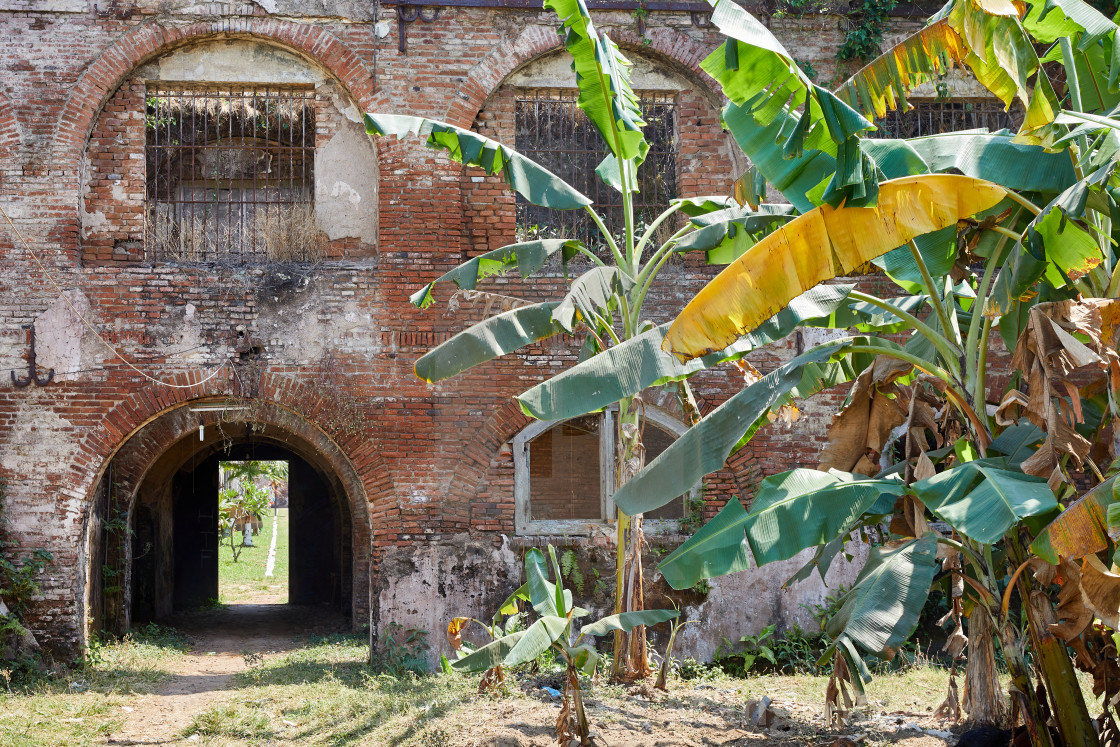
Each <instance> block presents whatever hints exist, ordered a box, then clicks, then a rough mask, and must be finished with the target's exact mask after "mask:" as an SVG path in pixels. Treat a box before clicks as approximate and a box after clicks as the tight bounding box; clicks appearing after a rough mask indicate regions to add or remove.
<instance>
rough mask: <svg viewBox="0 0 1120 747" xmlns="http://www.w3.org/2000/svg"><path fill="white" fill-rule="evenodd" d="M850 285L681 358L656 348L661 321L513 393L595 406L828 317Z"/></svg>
mask: <svg viewBox="0 0 1120 747" xmlns="http://www.w3.org/2000/svg"><path fill="white" fill-rule="evenodd" d="M853 287H854V286H851V285H822V286H819V287H817V288H813V289H812V290H810V291H808V292H807V293H804V294H802V295H801V296H800V297H799V298H795V299H794V300H793V301H792V302H791V303H790V305H789V306H787V307H786V308H785V309H783V310H782V311H780V312H778V313H777V314H775V315H774V316H773V317H772V318H771V319H769V320H767V321H766V322H764V323H763V324H761V325H760V326H759V327H758V328H757V329H756V330H754V332H752V333H751V334H749V335H746V336H744V337H742V338H740V339H738V340H736V341H735V342H734V343H732V344H731V345H729V346H728V347H727V348H725V349H724V350H721V351H720V352H718V353H712V354H711V355H707V356H705V357H703V358H696V359H693V360H691V361H688V362H687V363H681V362H680V361H678V360H677V359H676V358H674V357H673V356H671V355H669V354H668V353H666V352H665V351H664V350H662V349H661V343H662V342H663V341H664V339H665V332H666V331H667V330H668V328H669V325H668V324H663V325H661V326H659V327H654V328H653V329H651V330H649V331H648V332H644V333H642V334H640V335H638V336H637V337H633V338H631V339H629V340H625V341H623V342H622V343H620V344H619V345H616V346H614V347H611V348H607V349H606V350H605V351H603V352H602V353H599V354H598V355H595V356H593V357H591V358H588V359H587V360H585V361H582V362H580V363H579V364H577V365H575V366H573V367H571V368H566V369H564V370H563V371H561V372H560V373H558V374H557V375H555V376H553V377H551V378H550V379H548V380H547V381H543V382H541V383H540V384H537V385H536V386H534V387H533V388H532V389H529V390H528V391H526V392H524V393H523V394H521V395H520V396H518V398H517V400H518V402H519V403H520V405H521V409H522V411H524V412H525V414H526V415H529V416H531V417H534V418H539V419H541V420H562V419H566V418H572V417H576V416H577V415H583V414H585V413H588V412H596V411H598V410H601V409H603V408H604V407H606V406H608V405H611V404H614V403H615V402H618V401H619V400H620V399H622V398H624V397H630V396H633V395H635V394H638V393H640V392H642V391H644V390H646V389H647V388H649V387H651V386H658V385H660V384H665V383H668V382H670V381H679V380H680V379H684V378H687V377H689V376H691V375H692V374H694V373H696V372H697V371H702V370H704V369H707V368H711V367H712V366H715V365H717V364H719V363H722V362H723V361H728V360H735V359H737V358H740V357H742V356H743V355H744V354H746V353H748V352H750V351H751V350H754V349H756V348H759V347H762V346H763V345H767V344H769V343H771V342H774V341H776V340H780V339H782V338H784V337H785V336H786V335H788V334H789V333H790V332H792V331H794V330H795V329H797V327H798V326H799V325H801V324H803V323H805V322H806V321H810V320H817V319H820V318H822V317H826V318H827V317H829V316H830V315H832V314H833V313H834V312H835V311H836V310H837V309H838V308H840V307H841V306H842V304H843V303H844V301H845V300H846V299H847V297H848V294H849V293H850V292H851V291H852V288H853Z"/></svg>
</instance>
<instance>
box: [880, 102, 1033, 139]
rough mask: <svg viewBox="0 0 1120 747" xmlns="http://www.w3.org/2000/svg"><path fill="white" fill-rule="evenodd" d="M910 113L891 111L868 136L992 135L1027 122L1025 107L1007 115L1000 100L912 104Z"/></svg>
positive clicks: (1014, 128)
mask: <svg viewBox="0 0 1120 747" xmlns="http://www.w3.org/2000/svg"><path fill="white" fill-rule="evenodd" d="M910 103H911V104H913V107H914V108H913V109H911V110H910V111H907V112H901V113H900V112H898V111H889V112H887V116H885V117H883V118H882V119H880V120H877V121H876V122H875V124H876V125H878V127H879V129H878V131H876V132H872V133H868V137H877V138H908V137H922V136H924V135H940V134H943V133H946V132H959V131H960V130H974V129H978V128H981V127H986V128H988V130H989V131H990V132H995V131H997V130H1002V129H1009V130H1011V131H1012V132H1015V131H1016V130H1018V129H1019V125H1021V124H1022V122H1023V112H1022V109H1021V108H1013V109H1012V110H1011V111H1009V112H1006V111H1004V110H1003V104H1001V103H1000V102H998V101H975V100H973V101H969V100H956V101H953V100H949V101H911V102H910Z"/></svg>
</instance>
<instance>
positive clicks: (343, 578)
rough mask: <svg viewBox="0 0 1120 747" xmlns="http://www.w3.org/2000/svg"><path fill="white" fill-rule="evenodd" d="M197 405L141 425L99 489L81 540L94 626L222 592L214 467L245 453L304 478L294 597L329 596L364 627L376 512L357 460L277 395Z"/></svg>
mask: <svg viewBox="0 0 1120 747" xmlns="http://www.w3.org/2000/svg"><path fill="white" fill-rule="evenodd" d="M191 404H196V405H197V404H198V403H197V402H195V403H186V405H185V406H180V407H177V408H175V409H173V410H170V411H167V412H165V413H163V414H162V415H160V416H158V417H156V418H154V419H152V420H151V421H150V422H148V423H147V424H146V425H145V426H143V427H142V428H140V429H139V430H137V431H136V432H135V433H134V434H133V435H132V436H131V437H130V438H129V439H128V441H127V442H126V443H125V444H123V445H122V446H121V448H120V449H119V450H118V451H117V453H116V454H115V456H114V457H113V458H112V460H111V461H110V463H109V465H108V466H107V468H106V469H105V470H104V474H103V476H102V478H101V479H100V480H99V482H98V485H97V486H96V488H95V490H94V495H93V497H94V500H92V501H91V515H90V518H89V523H88V527H89V529H88V532H87V542H86V544H87V548H88V550H87V553H88V554H87V563H88V569H89V571H88V573H87V591H86V598H87V600H88V605H89V615H90V618H91V620H90V623H91V629H92V630H94V631H99V630H102V629H104V630H108V631H111V632H115V633H121V632H124V631H125V630H127V629H128V628H129V627H130V626H131V625H132V624H134V623H137V622H144V621H147V620H158V619H163V618H165V617H167V616H168V615H170V614H171V613H173V612H175V611H178V610H181V609H185V608H188V607H192V606H196V605H198V604H199V603H200V602H205V601H206V600H207V599H210V598H213V597H216V596H217V556H216V553H214V554H213V556H212V557H210V556H208V555H207V553H209V552H211V551H212V550H215V549H216V540H217V534H216V530H217V526H216V506H217V474H218V471H217V465H218V462H220V461H224V460H238V459H246V458H258V459H287V460H288V461H289V465H290V469H291V470H292V475H291V477H290V486H298V487H296V489H295V490H294V491H292V492H293V494H294V495H293V497H294V500H295V502H296V504H298V506H297V505H293V507H292V508H293V515H292V519H293V521H292V522H291V526H292V527H293V529H292V536H291V546H292V548H293V550H292V554H291V556H290V559H291V562H292V576H291V578H292V593H291V601H292V602H293V603H309V604H327V605H333V606H334V607H336V608H337V609H339V610H340V611H342V612H344V613H345V614H346V616H347V618H348V619H350V620H351V624H352V626H354V627H358V626H360V625H362V624H364V623H365V622H366V619H367V615H368V588H369V519H368V512H367V511H366V509H365V506H366V497H365V490H364V486H363V484H362V481H361V479H360V478H359V476H358V474H357V472H356V471H355V469H354V466H353V465H352V464H351V463H350V462H349V460H348V459H347V458H346V456H345V455H344V454H343V453H342V452H341V450H340V449H339V448H338V447H337V446H336V445H335V444H334V443H333V442H332V441H331V440H330V439H328V438H327V437H326V436H325V435H324V434H322V432H321V431H319V430H318V429H316V428H314V427H313V426H312V425H311V424H309V423H308V422H307V421H305V420H303V419H302V418H301V417H299V416H297V415H295V414H294V413H292V412H291V411H290V410H287V409H285V408H283V407H280V406H279V405H276V404H274V403H266V402H259V403H255V405H254V406H253V407H252V408H250V409H249V410H247V411H245V412H244V413H242V412H240V411H238V410H230V411H227V412H225V413H222V412H212V411H204V412H198V411H194V410H192V409H191V406H190V405H191ZM223 417H224V418H226V419H225V420H221V418H223ZM200 420H201V421H202V422H203V423H204V425H205V427H204V433H205V439H204V440H202V441H200V440H199V423H200ZM122 526H127V527H129V529H130V532H129V534H128V535H127V539H126V535H125V534H124V532H123V531H122V529H121V527H122ZM106 569H108V570H106Z"/></svg>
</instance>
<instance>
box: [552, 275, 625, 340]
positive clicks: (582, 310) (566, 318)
mask: <svg viewBox="0 0 1120 747" xmlns="http://www.w3.org/2000/svg"><path fill="white" fill-rule="evenodd" d="M633 286H634V281H633V279H632V278H631V277H630V276H629V275H627V274H626V273H624V272H623V271H622V270H620V269H619V268H617V267H594V268H592V269H590V270H588V271H587V272H585V273H583V274H582V275H580V276H579V277H578V278H576V279H575V280H574V281H572V287H571V288H569V289H568V294H567V295H566V296H564V299H563V300H562V301H561V302H560V303H559V304H557V306H556V308H555V309H553V311H552V319H553V321H555V322H556V323H557V324H559V325H560V326H561V327H562V328H563V329H565V330H567V331H568V332H571V331H572V329H573V328H574V327H575V325H576V323H577V322H578V321H580V320H581V319H583V320H585V321H588V320H591V319H594V316H595V314H596V313H602V314H604V316H609V315H610V313H611V311H612V310H613V309H614V308H615V306H616V301H617V299H618V296H619V295H620V294H622V293H625V292H627V291H628V290H629V289H630V288H632V287H633Z"/></svg>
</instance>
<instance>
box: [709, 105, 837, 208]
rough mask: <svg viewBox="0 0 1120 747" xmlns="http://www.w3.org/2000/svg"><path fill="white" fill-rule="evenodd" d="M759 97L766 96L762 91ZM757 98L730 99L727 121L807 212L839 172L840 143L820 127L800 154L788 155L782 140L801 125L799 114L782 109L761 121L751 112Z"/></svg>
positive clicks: (769, 177) (773, 180)
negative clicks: (766, 122) (837, 164)
mask: <svg viewBox="0 0 1120 747" xmlns="http://www.w3.org/2000/svg"><path fill="white" fill-rule="evenodd" d="M758 98H759V100H762V99H764V98H766V96H765V94H760V95H759V97H758ZM754 103H755V102H748V103H745V104H743V105H741V106H740V105H738V104H735V103H730V104H728V105H727V106H725V107H724V109H723V123H724V126H726V127H727V130H728V131H729V132H730V133H731V135H732V137H734V138H735V142H736V143H738V144H739V148H740V149H741V150H742V151H743V152H744V153H746V154H747V156H748V157H749V158H750V159H751V163H752V164H754V167H755V168H756V169H758V170H759V172H761V173H762V175H763V176H764V177H766V181H768V182H770V184H772V185H774V188H775V189H777V190H778V191H779V192H781V193H782V196H784V197H785V198H786V199H787V200H789V201H790V202H791V203H792V204H793V206H794V207H795V208H796V209H797V211H798V212H800V213H804V212H808V211H809V210H812V209H813V208H815V207H817V206H818V205H820V204H821V200H820V199H819V198H817V197H815V195H816V193H817V192H823V188H824V185H825V184H826V183H827V182H828V181H829V180H830V179H831V178H832V175H833V174H835V173H836V144H835V143H833V142H832V141H831V140H830V139H829V138H828V135H827V133H825V132H823V131H822V130H820V129H818V130H815V131H813V132H812V133H811V134H810V135H809V136H808V137H806V139H805V147H804V150H803V151H802V153H801V154H800V155H797V156H791V155H787V153H786V152H785V149H784V148H783V146H782V143H784V142H785V141H786V139H787V138H788V137H789V133H790V131H791V130H793V129H794V128H796V127H797V126H798V122H799V120H798V118H797V117H796V116H795V115H794V114H791V113H789V112H785V111H783V112H778V113H777V114H776V115H774V119H773V120H772V121H771V122H770V123H769V124H767V125H760V124H759V123H758V122H757V121H756V120H755V118H754V115H753V114H752V113H751V110H752V107H753V106H754Z"/></svg>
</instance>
